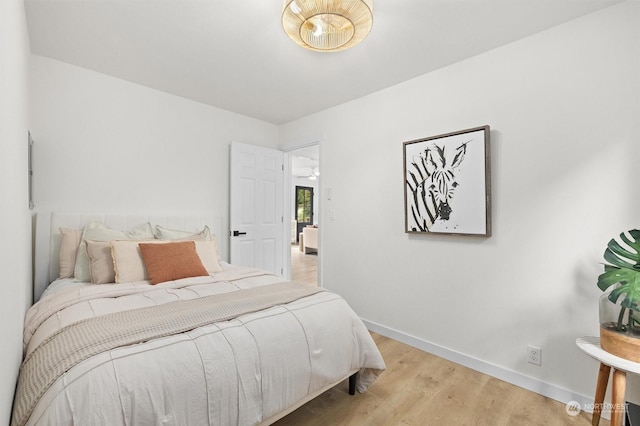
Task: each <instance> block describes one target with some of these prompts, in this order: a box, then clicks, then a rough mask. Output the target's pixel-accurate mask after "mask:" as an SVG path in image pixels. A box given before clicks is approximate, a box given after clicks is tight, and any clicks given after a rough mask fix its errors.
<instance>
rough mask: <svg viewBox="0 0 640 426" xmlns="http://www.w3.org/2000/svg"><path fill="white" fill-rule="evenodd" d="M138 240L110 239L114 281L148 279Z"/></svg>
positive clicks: (160, 242)
mask: <svg viewBox="0 0 640 426" xmlns="http://www.w3.org/2000/svg"><path fill="white" fill-rule="evenodd" d="M145 242H146V243H151V244H153V243H155V244H162V243H164V241H158V240H151V241H145ZM139 243H140V241H126V240H122V241H111V242H110V243H109V244H110V245H111V256H112V257H113V266H114V270H115V281H116V283H128V282H132V281H143V280H148V279H149V277H148V276H147V270H146V269H145V268H144V262H143V260H142V256H141V255H140V248H139V247H138V244H139Z"/></svg>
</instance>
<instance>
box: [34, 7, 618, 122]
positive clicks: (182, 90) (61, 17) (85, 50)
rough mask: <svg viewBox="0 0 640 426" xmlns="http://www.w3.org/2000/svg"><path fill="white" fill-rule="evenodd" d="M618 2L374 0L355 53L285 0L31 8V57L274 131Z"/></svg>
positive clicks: (353, 49) (354, 50) (354, 49)
mask: <svg viewBox="0 0 640 426" xmlns="http://www.w3.org/2000/svg"><path fill="white" fill-rule="evenodd" d="M620 1H621V0H374V24H373V30H372V32H371V34H370V35H369V37H368V38H367V39H365V40H364V42H362V43H361V44H360V45H358V46H356V47H354V48H352V49H350V50H347V51H344V52H338V53H318V52H311V51H308V50H306V49H303V48H301V47H299V46H297V45H296V44H295V43H294V42H293V41H291V40H289V39H288V38H287V37H286V36H285V34H284V32H283V30H282V27H281V24H280V14H281V10H282V1H281V0H25V7H26V13H27V22H28V26H29V36H30V41H31V51H32V53H34V54H37V55H42V56H47V57H50V58H54V59H58V60H60V61H64V62H68V63H71V64H74V65H78V66H81V67H84V68H88V69H91V70H95V71H98V72H101V73H104V74H108V75H111V76H115V77H119V78H122V79H124V80H128V81H131V82H134V83H138V84H141V85H144V86H148V87H152V88H155V89H158V90H162V91H165V92H168V93H172V94H175V95H178V96H182V97H185V98H189V99H193V100H195V101H199V102H203V103H206V104H210V105H213V106H216V107H219V108H223V109H225V110H229V111H233V112H236V113H239V114H243V115H246V116H250V117H254V118H257V119H260V120H264V121H267V122H271V123H274V124H282V123H286V122H289V121H292V120H295V119H297V118H300V117H303V116H306V115H309V114H312V113H314V112H317V111H321V110H323V109H326V108H329V107H332V106H335V105H339V104H342V103H345V102H348V101H350V100H353V99H356V98H359V97H361V96H364V95H367V94H369V93H372V92H375V91H378V90H381V89H384V88H386V87H389V86H392V85H395V84H398V83H400V82H402V81H405V80H408V79H411V78H413V77H417V76H419V75H422V74H425V73H427V72H430V71H433V70H435V69H438V68H442V67H444V66H446V65H449V64H451V63H454V62H457V61H460V60H463V59H465V58H468V57H471V56H474V55H478V54H480V53H482V52H486V51H488V50H490V49H493V48H495V47H498V46H501V45H505V44H507V43H510V42H513V41H515V40H518V39H521V38H523V37H526V36H529V35H531V34H534V33H536V32H539V31H542V30H544V29H547V28H550V27H552V26H555V25H558V24H561V23H563V22H566V21H569V20H571V19H574V18H577V17H579V16H582V15H585V14H587V13H590V12H593V11H596V10H598V9H601V8H604V7H607V6H610V5H613V4H615V3H619V2H620Z"/></svg>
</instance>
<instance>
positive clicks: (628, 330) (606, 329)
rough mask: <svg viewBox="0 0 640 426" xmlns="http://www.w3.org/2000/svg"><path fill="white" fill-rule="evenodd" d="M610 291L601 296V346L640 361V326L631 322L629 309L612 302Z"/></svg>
mask: <svg viewBox="0 0 640 426" xmlns="http://www.w3.org/2000/svg"><path fill="white" fill-rule="evenodd" d="M609 293H610V292H606V293H604V294H603V295H602V296H601V297H600V346H601V347H602V349H604V350H605V351H607V352H609V353H610V354H612V355H616V356H619V357H620V358H624V359H628V360H630V361H635V362H640V327H638V326H637V325H635V326H634V325H633V324H634V323H633V322H629V310H628V309H624V310H623V308H622V307H621V306H620V304H619V303H615V304H614V303H613V302H611V301H610V300H609ZM621 312H622V313H623V315H622V316H621V315H620V313H621ZM633 313H634V314H635V316H638V312H633ZM620 324H622V327H620Z"/></svg>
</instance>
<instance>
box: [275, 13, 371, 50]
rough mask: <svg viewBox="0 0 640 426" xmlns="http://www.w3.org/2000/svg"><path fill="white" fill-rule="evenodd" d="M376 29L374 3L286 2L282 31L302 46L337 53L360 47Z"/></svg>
mask: <svg viewBox="0 0 640 426" xmlns="http://www.w3.org/2000/svg"><path fill="white" fill-rule="evenodd" d="M372 25H373V0H284V4H283V9H282V27H283V28H284V31H285V32H286V33H287V35H288V36H289V37H291V39H292V40H293V41H295V42H296V43H298V44H299V45H300V46H302V47H305V48H307V49H310V50H316V51H321V52H337V51H340V50H344V49H348V48H350V47H353V46H355V45H356V44H358V43H360V42H361V41H362V40H364V39H365V37H366V36H367V35H368V34H369V32H370V31H371V27H372Z"/></svg>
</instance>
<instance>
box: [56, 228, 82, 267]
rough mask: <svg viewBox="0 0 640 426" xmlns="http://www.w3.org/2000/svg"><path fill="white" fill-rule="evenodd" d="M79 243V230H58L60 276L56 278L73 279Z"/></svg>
mask: <svg viewBox="0 0 640 426" xmlns="http://www.w3.org/2000/svg"><path fill="white" fill-rule="evenodd" d="M80 241H82V230H81V229H69V228H60V256H59V260H60V275H59V277H58V278H71V277H73V270H74V269H75V267H76V255H77V253H78V246H79V245H80Z"/></svg>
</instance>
